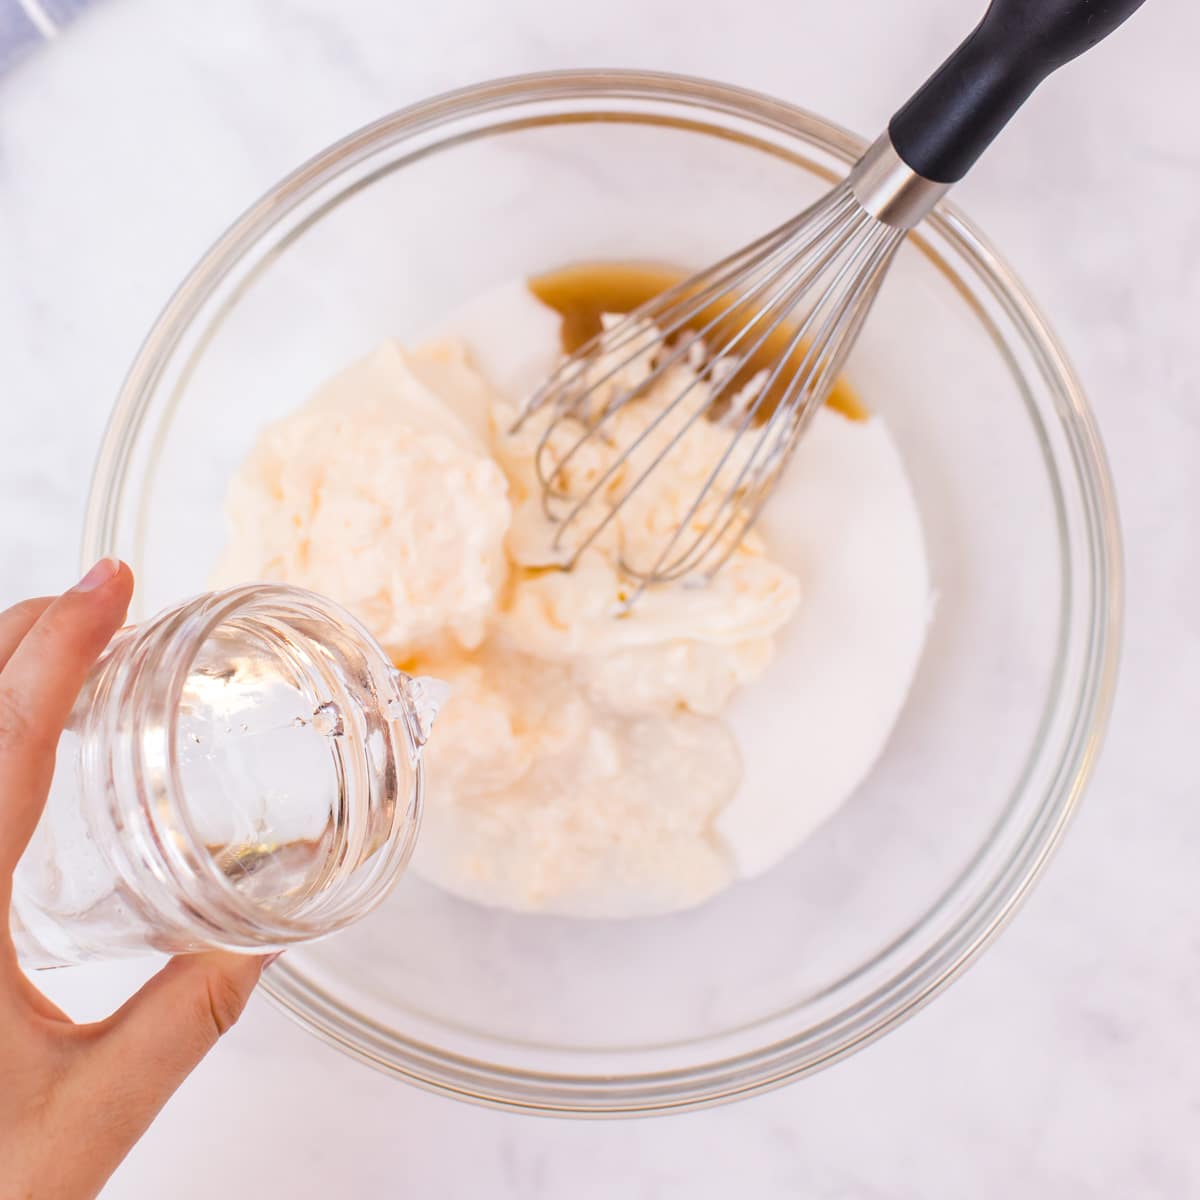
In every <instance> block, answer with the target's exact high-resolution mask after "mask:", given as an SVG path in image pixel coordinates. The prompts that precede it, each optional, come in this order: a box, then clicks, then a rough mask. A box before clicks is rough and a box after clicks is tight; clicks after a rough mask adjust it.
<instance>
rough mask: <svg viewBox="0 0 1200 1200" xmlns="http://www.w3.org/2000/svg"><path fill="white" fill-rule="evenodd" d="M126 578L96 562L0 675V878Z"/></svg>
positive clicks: (122, 608) (27, 831)
mask: <svg viewBox="0 0 1200 1200" xmlns="http://www.w3.org/2000/svg"><path fill="white" fill-rule="evenodd" d="M132 591H133V576H132V574H131V573H130V571H129V568H128V567H126V566H124V565H123V564H121V563H117V562H116V560H114V559H102V560H101V561H100V562H99V563H97V564H96V566H95V567H93V568H92V570H91V571H89V572H88V574H87V575H85V576H84V578H83V579H82V580H80V582H79V583H78V584H76V585H75V587H74V588H72V589H71V590H70V591H69V592H66V593H64V594H63V595H62V596H59V597H58V598H57V599H56V600H53V601H52V602H51V603H50V604H49V605H48V606H47V608H46V609H45V611H44V612H43V613H42V614H41V616H40V617H38V619H37V620H36V621H35V622H34V623H33V625H32V626H31V627H30V629H29V631H28V633H26V634H25V636H24V637H23V638H22V639H21V641H20V643H19V644H18V645H17V647H16V649H15V650H13V652H12V654H11V656H10V657H9V660H8V662H7V664H6V665H5V667H4V669H3V670H0V876H3V875H6V874H7V873H8V872H9V871H10V870H11V869H12V868H13V867H14V866H15V865H16V862H17V859H18V858H19V857H20V855H21V852H22V850H24V848H25V845H26V843H27V842H28V841H29V838H30V836H31V835H32V833H33V830H34V826H35V825H36V824H37V819H38V817H39V816H40V815H41V811H42V806H43V805H44V804H45V800H46V792H47V790H48V789H49V786H50V777H51V776H52V775H53V773H54V754H55V749H56V747H57V745H58V738H59V734H61V733H62V729H63V725H64V724H65V723H66V720H67V716H68V714H69V713H70V711H71V706H72V705H73V704H74V703H75V699H76V697H77V696H78V694H79V689H80V687H81V686H82V685H83V681H84V680H85V679H86V678H87V674H88V672H89V671H90V670H91V668H92V665H93V663H94V662H95V661H96V658H97V656H98V655H99V654H100V651H101V650H103V649H104V647H105V646H106V645H107V644H108V641H109V639H110V638H111V637H112V635H113V634H114V633H115V632H116V631H117V629H118V628H120V625H121V622H122V621H123V620H124V619H125V612H126V610H127V609H128V607H129V599H130V595H131V593H132Z"/></svg>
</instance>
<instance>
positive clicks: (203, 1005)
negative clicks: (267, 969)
mask: <svg viewBox="0 0 1200 1200" xmlns="http://www.w3.org/2000/svg"><path fill="white" fill-rule="evenodd" d="M265 961H266V960H264V959H262V958H258V957H248V956H245V955H241V954H227V953H224V952H221V951H215V950H214V951H210V952H208V953H205V954H187V955H181V956H180V957H178V958H174V959H172V960H171V961H170V962H169V963H168V964H167V965H166V966H165V967H164V968H163V969H162V970H161V971H160V972H159V973H158V974H157V975H155V976H154V978H153V979H151V980H150V981H149V982H148V983H147V984H146V985H145V986H144V987H143V988H142V989H141V990H140V991H139V992H137V993H136V994H135V995H134V996H132V997H131V998H130V999H129V1000H128V1001H127V1002H126V1003H125V1004H124V1005H123V1006H122V1007H121V1008H120V1009H119V1010H118V1011H117V1012H116V1013H114V1014H113V1015H112V1016H111V1017H110V1018H109V1019H108V1020H107V1021H104V1022H101V1023H100V1024H99V1025H97V1026H93V1027H91V1030H90V1031H88V1032H89V1036H90V1037H93V1038H94V1040H92V1041H91V1044H90V1045H89V1046H88V1048H87V1053H86V1055H85V1059H84V1064H82V1065H83V1068H84V1070H85V1072H86V1073H87V1074H88V1075H89V1076H90V1077H91V1079H92V1080H93V1081H94V1082H95V1085H96V1087H95V1095H96V1097H97V1098H98V1099H99V1098H100V1097H104V1103H105V1104H106V1106H107V1105H110V1104H111V1106H112V1112H111V1114H110V1117H111V1121H112V1122H113V1123H118V1122H119V1123H120V1124H121V1125H122V1126H123V1127H124V1132H125V1134H126V1135H127V1136H128V1137H129V1139H130V1141H131V1142H132V1141H133V1140H135V1139H136V1138H138V1137H140V1136H141V1134H142V1133H143V1132H144V1131H145V1129H146V1127H147V1126H148V1125H149V1124H150V1122H151V1121H152V1120H153V1119H154V1116H155V1114H156V1113H157V1112H158V1110H159V1109H160V1108H162V1106H163V1105H164V1104H165V1103H166V1102H167V1100H168V1099H169V1098H170V1096H171V1094H172V1093H173V1092H174V1091H175V1089H176V1088H177V1087H178V1086H179V1085H180V1084H181V1083H182V1082H183V1081H184V1079H186V1078H187V1076H188V1075H189V1073H190V1072H191V1071H192V1069H193V1068H194V1067H195V1066H196V1064H197V1063H199V1061H200V1060H201V1059H202V1058H203V1057H204V1056H205V1055H206V1054H207V1053H208V1052H209V1050H211V1049H212V1048H213V1046H215V1045H216V1043H217V1041H218V1039H219V1038H220V1037H221V1036H222V1035H224V1034H225V1033H227V1032H228V1031H229V1029H230V1028H232V1026H233V1025H234V1023H235V1022H236V1021H237V1019H238V1018H239V1017H240V1016H241V1015H242V1010H243V1009H244V1008H245V1007H246V1001H247V1000H249V999H250V994H251V993H252V992H253V991H254V987H255V984H257V983H258V980H259V976H260V975H261V973H262V969H263V964H264V962H265ZM118 1081H120V1082H118Z"/></svg>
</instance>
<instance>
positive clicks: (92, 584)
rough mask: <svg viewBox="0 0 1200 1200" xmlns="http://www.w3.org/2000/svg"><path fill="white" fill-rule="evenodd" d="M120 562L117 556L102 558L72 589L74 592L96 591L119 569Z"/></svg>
mask: <svg viewBox="0 0 1200 1200" xmlns="http://www.w3.org/2000/svg"><path fill="white" fill-rule="evenodd" d="M120 569H121V564H120V562H119V561H118V560H117V559H115V558H102V559H101V560H100V561H99V562H98V563H96V565H95V566H94V567H92V569H91V570H90V571H89V572H88V573H87V574H86V575H85V576H84V577H83V578H82V579H81V580H80V581H79V582H78V583H77V584H76V585H75V586H74V587H73V588H72V589H71V591H73V592H94V591H95V590H96V589H97V588H98V587H101V586H103V585H104V584H106V583H107V582H108V581H109V580H110V579H111V578H112V577H113V576H114V575H115V574H116V573H117V572H118V571H119V570H120Z"/></svg>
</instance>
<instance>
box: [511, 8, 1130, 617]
mask: <svg viewBox="0 0 1200 1200" xmlns="http://www.w3.org/2000/svg"><path fill="white" fill-rule="evenodd" d="M1141 3H1142V0H992V3H991V5H990V7H989V8H988V10H987V12H986V13H985V15H984V17H983V19H982V21H981V22H980V23H979V25H978V26H977V27H976V28H975V29H974V31H973V32H972V33H971V34H970V36H968V37H967V39H966V40H965V41H964V42H963V43H962V44H961V45H960V46H959V47H958V49H957V50H955V51H954V53H953V54H952V55H951V56H950V57H949V58H948V59H947V60H946V62H945V63H943V64H942V66H941V67H940V68H939V69H938V70H937V71H936V72H935V73H934V74H933V75H932V76H931V77H930V78H929V80H928V81H927V82H926V83H925V84H924V85H923V86H922V87H921V88H920V89H919V90H918V91H917V92H916V93H915V94H914V95H913V97H912V99H910V100H909V101H908V103H907V104H905V105H904V107H903V108H901V109H900V110H899V111H898V112H897V113H896V114H895V116H894V117H893V118H892V119H891V121H890V123H889V125H888V128H887V130H886V132H885V133H884V134H883V135H882V136H880V137H879V138H878V139H877V140H876V141H875V142H874V143H873V144H872V145H871V146H870V148H869V149H868V150H867V151H866V153H865V154H864V155H863V156H862V158H860V159H859V161H858V162H857V163H856V164H855V165H854V167H853V168H852V169H851V171H850V173H849V175H848V176H847V177H846V179H845V180H844V181H843V182H841V183H839V184H838V185H837V186H835V187H834V188H833V189H832V190H831V191H830V192H829V193H827V194H826V195H825V196H824V197H823V198H822V199H820V200H818V201H817V202H816V203H815V204H813V205H812V206H811V207H810V208H808V209H806V210H805V211H804V212H802V213H800V214H799V215H798V216H796V217H793V218H792V219H791V220H789V221H786V222H784V224H782V225H780V226H779V227H778V228H777V229H774V230H772V231H771V232H770V233H767V234H766V235H765V236H763V237H761V238H759V239H758V240H757V241H754V242H752V243H751V244H750V245H748V246H746V247H744V248H743V249H741V250H738V251H736V252H735V253H733V254H731V255H729V256H728V257H727V258H725V259H723V260H721V261H720V262H718V263H716V264H715V265H713V266H711V267H709V268H708V269H707V270H704V271H701V272H700V273H699V274H697V275H694V276H692V277H691V278H689V279H686V280H685V281H683V282H682V283H680V284H678V285H677V286H675V287H672V288H670V289H669V290H667V291H665V292H662V293H660V294H659V295H657V296H655V297H654V298H653V299H651V300H650V301H648V302H647V303H645V304H643V305H641V306H640V307H638V308H636V309H634V310H633V311H632V312H631V313H629V314H628V315H627V316H626V317H624V318H623V319H621V320H619V321H617V322H615V323H612V324H610V325H608V326H607V327H606V328H604V329H603V330H602V331H601V332H600V333H598V334H597V335H596V336H595V337H593V338H592V339H591V340H590V341H589V342H587V343H586V344H585V345H584V346H582V347H581V348H580V349H579V350H578V351H577V352H576V353H575V354H574V355H572V356H571V357H569V358H568V359H566V360H565V361H564V363H563V364H562V365H561V366H560V368H559V369H558V370H557V371H556V372H555V373H554V375H553V376H552V377H551V378H550V379H549V380H548V381H547V382H546V383H545V384H544V385H543V386H542V387H541V388H540V389H539V390H538V391H537V392H536V394H535V395H534V396H533V397H532V398H531V400H530V401H529V403H528V405H527V406H526V408H525V410H524V412H523V413H522V416H521V418H520V420H519V421H518V425H517V428H518V429H519V428H520V427H521V426H522V425H524V424H525V423H526V422H529V421H530V420H531V419H532V418H533V416H534V414H536V413H542V414H543V416H544V417H545V416H548V418H549V419H548V420H547V421H546V425H545V428H544V429H542V430H541V436H540V438H539V440H538V442H537V449H536V453H535V462H536V466H537V475H538V480H539V482H540V485H541V489H542V501H543V505H544V508H545V512H546V515H547V516H548V517H550V518H551V520H552V521H553V522H554V550H555V552H556V553H557V554H558V556H559V561H560V562H561V564H562V565H563V566H565V567H568V568H569V567H571V566H572V565H574V563H575V562H576V561H577V560H578V558H579V556H580V555H581V554H582V553H583V552H584V551H585V550H586V549H587V548H588V546H590V545H592V544H593V542H594V541H595V540H596V538H597V537H599V536H600V534H601V533H602V532H603V531H604V530H605V529H606V528H607V527H608V526H609V525H610V524H611V523H612V522H613V520H614V519H615V518H616V516H617V515H618V513H620V512H621V511H622V510H623V509H624V508H625V506H627V505H628V504H629V503H630V499H631V497H632V496H634V494H635V493H637V492H638V491H639V489H642V488H645V487H647V485H648V482H649V481H651V480H652V479H653V478H654V475H655V472H658V471H661V470H662V469H663V465H664V463H665V462H666V461H667V460H668V459H669V458H670V456H671V454H672V453H673V452H675V451H677V450H678V448H679V447H680V445H681V443H682V441H683V439H684V438H685V437H687V435H688V433H689V431H690V430H691V429H692V427H693V426H694V425H695V423H696V422H698V421H706V422H709V423H716V424H717V426H718V427H719V428H720V429H721V431H722V433H723V434H724V435H725V437H726V442H725V443H723V444H722V448H721V451H720V453H719V454H718V455H717V457H716V460H715V461H714V462H713V463H712V466H711V470H709V471H708V473H707V475H705V476H704V478H703V480H702V482H701V483H700V485H699V487H698V488H697V491H696V495H695V498H694V500H693V501H691V502H690V503H689V504H687V505H686V508H685V511H684V515H683V516H682V518H681V519H680V520H679V521H678V522H677V523H674V524H673V525H671V527H669V528H668V529H667V530H666V531H665V532H664V535H663V538H662V545H661V548H660V547H659V546H658V545H657V544H655V545H654V546H653V550H652V553H651V554H650V555H649V556H648V557H645V556H643V558H642V560H641V561H636V562H635V561H629V560H628V559H627V558H626V557H622V561H621V566H622V568H623V569H624V571H625V573H626V574H627V575H628V576H629V577H630V579H631V580H633V581H634V584H635V586H634V587H633V588H632V589H631V590H630V595H629V598H628V600H627V602H626V607H627V608H628V607H629V606H631V605H632V604H633V603H634V602H635V601H636V600H637V598H638V596H640V595H641V593H642V592H643V591H644V589H645V588H647V587H650V586H652V585H655V584H660V583H664V582H667V581H670V580H676V579H681V578H687V579H689V580H697V581H703V580H706V579H709V578H711V577H712V576H713V575H714V574H715V573H716V572H717V571H719V570H720V569H721V567H722V566H723V565H724V564H725V563H726V562H727V561H728V559H729V558H730V556H731V555H732V554H733V553H734V551H735V550H736V549H737V547H738V546H739V545H740V544H741V543H742V541H743V539H744V538H745V536H746V534H747V532H748V531H749V530H750V528H751V526H752V525H753V524H754V521H755V519H756V518H757V516H758V515H759V513H760V511H761V510H762V507H763V504H764V502H765V501H766V499H767V497H768V496H769V494H770V492H771V489H772V487H773V486H774V484H775V482H776V480H777V479H778V478H779V474H780V472H781V470H782V469H783V467H784V465H785V464H786V462H787V460H788V458H789V456H790V455H791V453H792V451H793V449H794V448H795V446H796V443H797V442H798V440H799V439H800V437H801V436H802V435H803V433H804V431H805V428H806V427H807V426H808V424H809V423H810V421H811V420H812V418H813V415H814V414H815V412H816V411H817V409H818V407H819V406H820V405H821V404H822V403H823V402H824V401H825V399H826V397H827V396H828V393H829V391H830V389H831V388H832V386H833V384H834V382H835V380H836V378H837V375H838V373H839V372H840V370H841V369H842V366H843V364H844V363H845V360H846V356H847V355H848V353H849V351H850V349H851V347H852V346H853V344H854V341H855V339H856V337H857V335H858V333H859V330H860V329H861V327H862V325H863V322H864V320H865V319H866V317H867V314H868V312H869V310H870V308H871V304H872V302H873V301H874V298H875V296H876V294H877V292H878V290H879V287H880V285H881V283H882V282H883V279H884V276H885V274H886V273H887V270H888V267H889V265H890V264H891V261H892V259H893V257H894V256H895V254H896V251H897V249H898V248H899V246H900V244H901V242H903V240H904V238H905V236H906V234H907V233H908V231H909V230H910V229H912V228H913V227H914V226H915V225H917V224H918V223H919V222H920V221H921V220H922V218H923V217H925V215H926V214H927V213H928V212H929V211H930V210H931V209H932V208H933V207H934V205H935V204H936V203H937V201H938V200H939V199H940V198H941V197H942V196H943V195H944V194H945V192H946V191H947V190H948V189H949V188H950V186H951V185H952V184H953V183H955V182H957V181H958V180H959V179H961V178H962V177H963V176H964V175H965V174H966V173H967V170H968V169H969V168H970V167H971V165H972V164H973V163H974V162H975V160H976V159H977V158H978V157H979V155H980V154H981V153H982V152H983V150H984V149H986V147H987V146H988V145H989V143H990V142H991V141H992V139H993V138H994V137H995V136H996V134H997V133H999V131H1000V130H1001V128H1003V126H1004V125H1005V124H1006V122H1007V121H1008V120H1009V118H1010V117H1011V116H1012V115H1013V114H1014V113H1015V112H1016V110H1017V109H1018V108H1019V107H1020V106H1021V104H1023V103H1024V101H1025V100H1026V99H1027V98H1028V97H1029V95H1030V94H1031V93H1032V92H1033V90H1034V89H1035V88H1036V87H1037V85H1038V84H1039V83H1040V82H1041V81H1042V80H1043V79H1044V78H1045V77H1046V76H1047V75H1049V74H1050V73H1051V72H1052V71H1054V70H1055V69H1056V68H1058V67H1060V66H1061V65H1063V64H1064V63H1066V62H1068V61H1070V60H1071V59H1073V58H1075V57H1077V56H1078V55H1080V54H1082V53H1083V52H1084V51H1085V50H1087V49H1089V48H1090V47H1092V46H1093V45H1095V44H1096V43H1097V42H1099V41H1100V40H1101V39H1102V38H1104V37H1106V36H1107V35H1108V34H1109V33H1111V32H1112V30H1114V29H1115V28H1116V27H1117V26H1118V25H1120V24H1121V22H1123V21H1124V20H1125V19H1126V18H1127V17H1129V16H1130V15H1131V14H1132V13H1133V12H1134V11H1135V10H1136V9H1137V8H1138V7H1140V5H1141ZM771 338H774V339H775V344H778V343H780V341H781V339H783V341H782V344H783V345H784V349H783V350H782V352H781V353H780V354H778V356H777V357H775V358H774V360H773V361H772V362H771V363H770V365H769V366H768V367H767V368H766V373H765V376H764V375H763V374H762V372H760V373H759V376H760V377H759V378H758V379H757V380H755V381H754V383H753V384H752V386H751V387H750V388H746V387H744V386H743V385H744V383H745V380H744V378H743V377H744V375H745V370H746V365H747V364H748V363H749V362H750V361H751V360H752V359H753V358H754V356H755V355H756V354H757V353H759V352H760V351H761V350H762V348H763V347H764V346H765V345H772V343H770V342H768V339H771ZM698 347H699V349H698ZM681 365H688V366H690V367H692V368H693V369H692V371H691V372H690V373H689V372H684V373H682V374H680V375H679V378H680V379H681V380H682V382H681V385H680V387H679V389H678V391H677V393H674V394H673V395H672V397H671V399H670V400H669V402H668V403H666V404H665V405H659V406H656V407H655V408H654V410H653V412H652V413H651V414H650V417H649V419H648V421H647V422H646V423H645V424H644V425H639V424H637V423H634V425H633V427H632V434H631V435H630V439H629V441H628V442H627V444H625V445H620V444H619V443H618V444H616V445H614V444H613V442H614V426H615V425H616V424H619V422H616V421H615V419H614V418H615V417H616V415H617V413H619V412H620V411H621V410H622V409H623V408H624V407H625V406H627V405H629V404H631V403H633V402H635V401H637V400H638V399H639V398H641V397H644V396H645V395H646V394H647V393H648V392H649V390H650V389H651V388H654V387H655V386H656V385H657V384H658V382H659V381H660V380H661V379H663V378H664V377H668V378H673V377H670V376H667V373H668V372H670V371H676V372H679V370H680V366H681ZM635 367H636V368H637V370H635V371H633V374H632V382H630V383H628V384H627V385H626V384H624V383H622V380H624V379H629V378H630V377H631V376H630V372H631V368H635ZM735 380H737V381H739V388H740V392H737V393H735V390H734V383H733V381H735ZM625 424H628V422H625ZM597 439H598V440H600V441H601V442H603V443H604V444H605V450H606V458H605V462H606V463H607V466H606V468H605V469H603V470H601V471H600V472H599V474H598V475H596V473H595V472H593V473H592V474H590V475H589V474H587V473H586V472H583V473H581V472H579V471H572V469H571V468H572V466H573V465H574V466H578V465H579V464H580V462H581V461H583V460H584V459H586V458H587V456H588V455H587V451H588V448H589V446H593V445H594V444H595V442H596V441H597ZM581 476H582V477H583V478H584V480H585V482H584V483H583V485H582V486H579V485H578V484H577V483H576V482H575V481H577V480H578V479H579V478H580V477H581ZM689 494H690V493H689Z"/></svg>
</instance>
